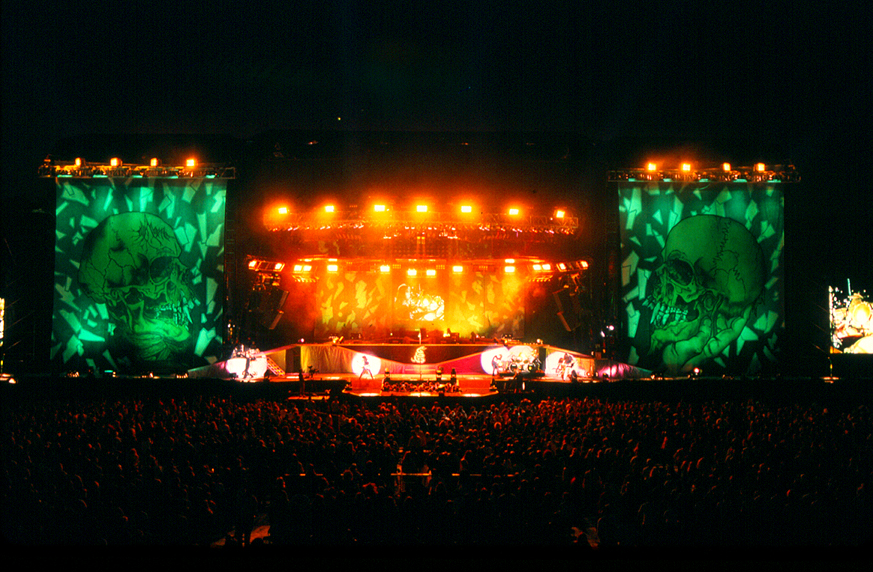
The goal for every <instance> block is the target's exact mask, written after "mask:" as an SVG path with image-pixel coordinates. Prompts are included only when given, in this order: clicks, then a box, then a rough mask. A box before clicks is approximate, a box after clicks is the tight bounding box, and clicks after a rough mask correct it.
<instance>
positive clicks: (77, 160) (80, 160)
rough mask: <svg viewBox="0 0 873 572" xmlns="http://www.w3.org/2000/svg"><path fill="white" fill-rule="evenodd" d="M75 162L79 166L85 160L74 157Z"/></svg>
mask: <svg viewBox="0 0 873 572" xmlns="http://www.w3.org/2000/svg"><path fill="white" fill-rule="evenodd" d="M75 164H76V166H77V167H81V166H82V165H84V164H85V162H84V161H83V160H82V158H81V157H76V161H75Z"/></svg>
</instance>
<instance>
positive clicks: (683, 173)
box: [608, 162, 800, 183]
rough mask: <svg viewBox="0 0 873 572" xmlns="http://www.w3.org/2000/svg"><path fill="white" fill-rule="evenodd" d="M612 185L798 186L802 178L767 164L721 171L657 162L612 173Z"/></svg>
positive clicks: (726, 165)
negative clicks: (762, 183) (760, 184)
mask: <svg viewBox="0 0 873 572" xmlns="http://www.w3.org/2000/svg"><path fill="white" fill-rule="evenodd" d="M608 180H609V181H610V182H623V181H628V182H638V181H640V182H642V181H652V182H673V181H676V182H700V183H707V182H730V183H760V182H768V183H795V182H799V181H800V175H799V174H798V173H797V171H796V170H795V168H794V166H793V165H766V164H765V163H755V165H753V166H751V167H734V166H732V165H731V164H730V163H723V164H722V166H721V167H720V168H698V167H695V166H694V165H693V164H692V163H682V164H681V165H680V166H679V167H673V168H671V167H665V166H664V165H661V164H658V163H656V162H650V163H648V164H647V165H646V166H645V168H635V169H621V170H614V171H610V172H609V175H608Z"/></svg>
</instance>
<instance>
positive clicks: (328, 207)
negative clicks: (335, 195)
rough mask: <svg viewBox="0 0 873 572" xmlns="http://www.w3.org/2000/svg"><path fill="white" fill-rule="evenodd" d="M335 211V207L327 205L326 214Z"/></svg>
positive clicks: (325, 207)
mask: <svg viewBox="0 0 873 572" xmlns="http://www.w3.org/2000/svg"><path fill="white" fill-rule="evenodd" d="M333 210H334V209H333V205H325V206H324V212H326V213H332V212H333Z"/></svg>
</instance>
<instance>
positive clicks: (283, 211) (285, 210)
mask: <svg viewBox="0 0 873 572" xmlns="http://www.w3.org/2000/svg"><path fill="white" fill-rule="evenodd" d="M278 210H279V214H288V207H279V209H278Z"/></svg>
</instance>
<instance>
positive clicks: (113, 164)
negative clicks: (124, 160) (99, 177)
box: [109, 157, 121, 167]
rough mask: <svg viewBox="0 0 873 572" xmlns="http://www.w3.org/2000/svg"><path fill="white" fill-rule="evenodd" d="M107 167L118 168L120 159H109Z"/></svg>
mask: <svg viewBox="0 0 873 572" xmlns="http://www.w3.org/2000/svg"><path fill="white" fill-rule="evenodd" d="M109 166H110V167H120V166H121V159H119V158H118V157H113V158H111V159H109Z"/></svg>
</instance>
